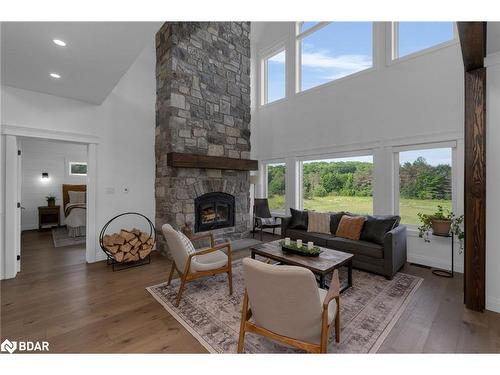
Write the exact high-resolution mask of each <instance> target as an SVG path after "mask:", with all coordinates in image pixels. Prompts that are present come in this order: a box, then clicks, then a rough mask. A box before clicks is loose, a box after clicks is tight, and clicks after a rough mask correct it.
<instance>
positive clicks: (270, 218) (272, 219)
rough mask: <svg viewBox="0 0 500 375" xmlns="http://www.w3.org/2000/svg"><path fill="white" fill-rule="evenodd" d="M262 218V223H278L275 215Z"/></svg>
mask: <svg viewBox="0 0 500 375" xmlns="http://www.w3.org/2000/svg"><path fill="white" fill-rule="evenodd" d="M260 220H261V221H262V225H274V224H276V219H275V218H274V217H262V218H261V219H260Z"/></svg>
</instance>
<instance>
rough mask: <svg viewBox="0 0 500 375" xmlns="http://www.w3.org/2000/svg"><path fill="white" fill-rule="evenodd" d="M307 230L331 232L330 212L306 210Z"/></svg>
mask: <svg viewBox="0 0 500 375" xmlns="http://www.w3.org/2000/svg"><path fill="white" fill-rule="evenodd" d="M307 214H308V215H307V222H308V223H307V231H308V232H315V233H324V234H331V232H330V214H328V213H320V212H313V211H308V212H307Z"/></svg>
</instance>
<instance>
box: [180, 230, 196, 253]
mask: <svg viewBox="0 0 500 375" xmlns="http://www.w3.org/2000/svg"><path fill="white" fill-rule="evenodd" d="M176 232H177V236H178V237H179V239H180V240H181V242H182V244H183V245H184V248H185V249H186V251H187V253H188V254H193V253H196V249H195V248H194V245H193V243H192V242H191V240H190V239H189V238H188V237H187V236H186V235H185V234H184V233H182V232H180V231H176Z"/></svg>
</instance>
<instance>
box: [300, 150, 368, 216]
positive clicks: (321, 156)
mask: <svg viewBox="0 0 500 375" xmlns="http://www.w3.org/2000/svg"><path fill="white" fill-rule="evenodd" d="M361 156H371V157H372V161H373V167H374V169H375V150H373V149H364V150H355V151H345V152H335V153H328V154H316V155H308V156H301V157H297V161H296V165H297V167H296V168H297V184H298V185H297V188H296V192H297V193H296V194H297V197H296V202H297V209H298V210H304V168H303V167H304V162H312V161H323V160H328V159H345V158H349V157H353V158H355V157H361ZM374 184H375V176H374V175H372V187H374ZM374 213H375V192H374V193H373V195H372V214H374Z"/></svg>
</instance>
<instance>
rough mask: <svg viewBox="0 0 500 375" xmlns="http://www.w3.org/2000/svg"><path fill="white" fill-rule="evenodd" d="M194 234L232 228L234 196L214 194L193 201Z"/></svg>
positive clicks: (204, 195)
mask: <svg viewBox="0 0 500 375" xmlns="http://www.w3.org/2000/svg"><path fill="white" fill-rule="evenodd" d="M194 212H195V224H194V231H195V232H204V231H207V230H213V229H219V228H226V227H232V226H234V196H232V195H231V194H226V193H221V192H216V193H207V194H203V195H201V196H199V197H198V198H196V199H195V200H194Z"/></svg>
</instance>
